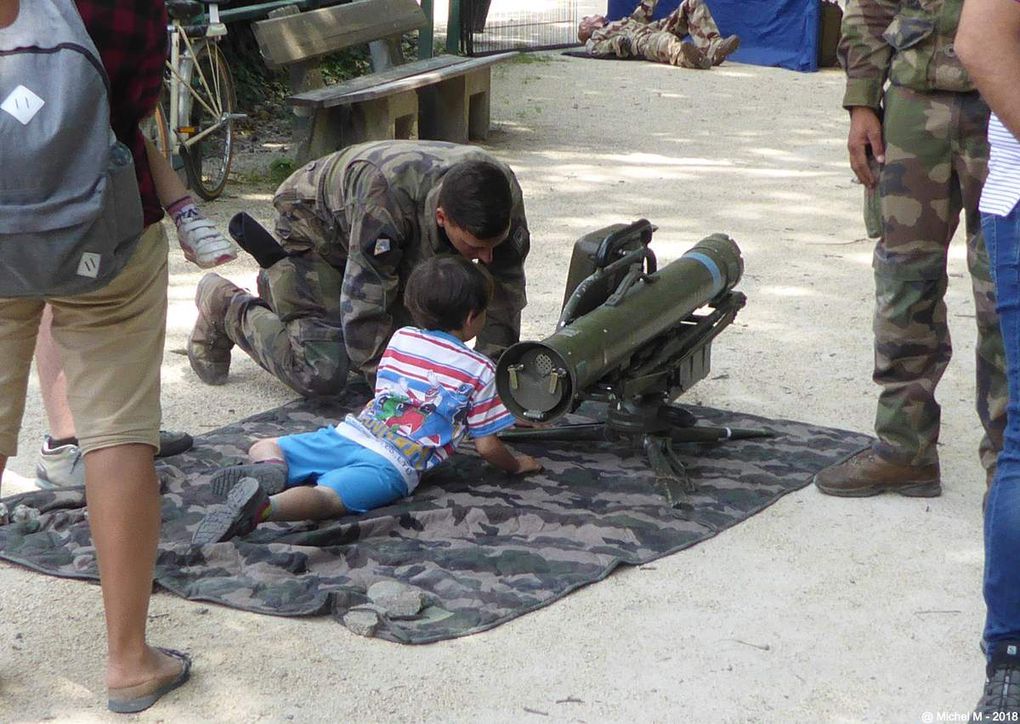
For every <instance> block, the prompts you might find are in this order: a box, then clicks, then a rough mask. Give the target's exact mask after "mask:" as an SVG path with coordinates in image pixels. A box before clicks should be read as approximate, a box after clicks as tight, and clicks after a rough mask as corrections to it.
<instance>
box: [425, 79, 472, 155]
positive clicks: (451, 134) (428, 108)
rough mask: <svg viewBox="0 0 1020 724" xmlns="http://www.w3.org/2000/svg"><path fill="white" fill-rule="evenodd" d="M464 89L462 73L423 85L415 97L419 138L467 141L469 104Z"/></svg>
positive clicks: (455, 141) (456, 141)
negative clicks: (416, 98)
mask: <svg viewBox="0 0 1020 724" xmlns="http://www.w3.org/2000/svg"><path fill="white" fill-rule="evenodd" d="M465 91H466V87H465V77H464V76H458V77H456V78H451V79H449V80H445V81H443V82H441V83H437V84H435V85H433V86H428V87H426V88H422V89H421V90H420V91H419V92H420V95H419V97H418V100H419V111H418V119H419V121H418V137H419V138H427V139H429V140H433V141H450V142H452V143H466V142H467V140H468V104H467V96H466V94H465Z"/></svg>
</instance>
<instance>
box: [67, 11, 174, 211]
mask: <svg viewBox="0 0 1020 724" xmlns="http://www.w3.org/2000/svg"><path fill="white" fill-rule="evenodd" d="M75 4H76V5H77V6H78V13H79V14H80V15H81V19H82V20H83V21H84V22H85V29H86V30H88V33H89V35H90V36H91V37H92V42H94V43H95V44H96V48H97V49H98V50H99V55H100V56H101V59H102V61H103V66H104V67H105V68H106V74H107V75H108V76H109V78H110V123H111V125H112V126H113V131H114V133H116V134H117V138H118V139H120V141H121V142H122V143H123V144H124V145H126V146H127V147H128V148H130V149H131V153H132V154H134V157H135V173H136V174H137V176H138V188H139V190H140V191H141V195H142V208H143V210H144V212H145V225H146V226H148V225H149V224H153V223H155V222H157V221H159V220H160V219H161V218H163V209H162V208H160V204H159V199H158V198H157V197H156V185H155V184H154V183H153V180H152V174H151V173H150V172H149V163H148V159H147V158H146V156H145V144H144V142H143V140H142V133H141V131H140V130H139V129H138V124H139V123H141V122H142V121H143V120H145V119H146V118H148V117H149V116H150V115H152V112H153V111H154V110H155V109H156V103H157V102H158V100H159V93H160V90H161V89H162V87H163V62H164V60H165V58H166V42H167V41H166V25H167V16H166V6H165V5H164V4H163V0H75Z"/></svg>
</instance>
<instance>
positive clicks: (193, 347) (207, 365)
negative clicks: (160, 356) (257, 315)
mask: <svg viewBox="0 0 1020 724" xmlns="http://www.w3.org/2000/svg"><path fill="white" fill-rule="evenodd" d="M238 294H245V295H247V294H248V293H247V292H246V291H244V290H243V289H241V288H240V287H238V286H236V285H234V284H233V283H231V282H230V281H228V280H226V279H224V278H223V277H221V276H220V275H219V274H212V273H210V274H206V275H205V276H204V277H202V280H201V281H200V282H199V283H198V287H197V288H196V289H195V306H197V307H198V319H196V320H195V328H194V329H192V330H191V335H190V336H189V337H188V362H190V363H191V369H193V370H194V371H195V374H196V375H198V377H199V379H200V380H202V381H203V382H205V383H206V384H207V385H222V384H224V383H226V381H227V376H228V375H229V373H230V350H231V349H232V348H233V347H234V343H233V342H232V341H231V340H230V337H228V336H227V330H226V327H225V326H224V323H223V320H224V318H225V317H226V314H227V309H228V308H229V307H230V303H231V302H232V301H233V299H234V297H235V296H237V295H238ZM249 296H250V295H249Z"/></svg>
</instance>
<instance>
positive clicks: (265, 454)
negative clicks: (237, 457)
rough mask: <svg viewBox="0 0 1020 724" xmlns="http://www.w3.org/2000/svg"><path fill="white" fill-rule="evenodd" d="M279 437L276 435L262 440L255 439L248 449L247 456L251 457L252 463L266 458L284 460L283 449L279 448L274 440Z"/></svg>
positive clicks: (263, 460)
mask: <svg viewBox="0 0 1020 724" xmlns="http://www.w3.org/2000/svg"><path fill="white" fill-rule="evenodd" d="M279 439H280V438H278V437H267V438H264V439H262V440H256V441H255V443H254V444H253V445H252V446H251V447H250V448H249V449H248V457H250V458H251V461H252V462H253V463H261V462H265V461H266V460H273V461H278V462H281V463H282V462H284V458H283V450H282V449H280V445H279V444H278V443H277V442H276V441H277V440H279Z"/></svg>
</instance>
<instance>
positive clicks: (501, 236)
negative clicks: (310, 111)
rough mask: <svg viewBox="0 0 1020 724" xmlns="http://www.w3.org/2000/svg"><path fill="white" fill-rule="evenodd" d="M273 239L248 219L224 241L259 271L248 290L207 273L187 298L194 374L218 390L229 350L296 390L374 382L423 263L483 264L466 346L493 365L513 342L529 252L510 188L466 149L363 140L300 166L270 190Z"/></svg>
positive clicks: (404, 320) (313, 392)
mask: <svg viewBox="0 0 1020 724" xmlns="http://www.w3.org/2000/svg"><path fill="white" fill-rule="evenodd" d="M273 204H274V206H275V207H276V210H277V214H278V216H277V220H276V234H277V236H278V237H279V239H280V240H281V241H282V246H281V245H280V244H279V243H278V242H277V241H276V240H275V239H273V238H272V237H271V236H270V235H269V234H268V233H267V232H266V231H265V230H264V229H262V228H261V227H259V226H258V224H256V223H255V222H254V221H253V220H252V219H251V218H250V217H248V216H247V215H244V214H241V215H238V216H236V217H235V218H234V220H233V221H232V222H231V233H232V234H234V236H235V238H237V240H238V242H239V243H240V244H241V246H242V247H244V248H245V249H246V250H247V251H249V252H250V253H251V254H253V255H254V256H255V258H256V260H257V261H258V262H259V265H260V266H261V267H262V269H261V271H260V272H259V276H258V292H259V294H258V296H253V295H251V294H249V293H248V292H246V291H245V290H243V289H240V288H239V287H236V286H235V285H233V284H231V283H230V282H229V281H227V280H226V279H224V278H222V277H220V276H219V275H217V274H207V275H206V276H205V277H204V278H203V279H202V280H201V282H199V285H198V290H197V292H196V295H195V303H196V304H197V305H198V310H199V313H198V320H197V322H196V323H195V328H194V330H193V331H192V333H191V337H190V338H189V340H188V359H189V360H190V362H191V367H192V369H193V370H195V373H196V374H197V375H198V376H199V377H200V378H201V379H202V380H203V381H204V382H206V383H208V384H211V385H216V384H223V383H224V382H226V380H227V374H228V371H229V367H230V350H231V348H232V347H233V346H234V345H235V344H236V345H237V346H238V347H240V348H241V349H242V350H244V351H245V352H247V353H248V354H249V355H250V356H251V357H252V358H253V359H254V360H255V361H256V362H258V363H259V364H260V365H261V366H262V367H263V368H265V369H266V370H268V371H269V372H271V373H272V374H273V375H275V376H276V377H277V378H279V379H280V380H281V381H282V382H283V383H285V384H286V385H288V386H290V387H291V388H293V389H294V390H296V391H297V392H298V393H300V394H301V395H305V396H317V395H330V394H336V393H337V392H339V391H340V390H342V389H343V387H344V385H345V384H346V381H347V375H348V371H349V370H358V371H361V372H362V373H364V374H365V375H366V377H368V378H369V379H370V380H372V379H374V376H375V369H376V366H377V365H378V363H379V358H380V356H381V355H382V352H383V350H384V349H385V347H386V343H387V342H388V341H389V339H390V335H391V334H392V333H393V331H394V330H396V329H397V328H398V327H401V326H404V325H406V324H408V323H410V320H411V317H410V315H409V314H408V312H407V310H406V309H405V308H404V304H403V300H402V296H403V290H404V282H405V281H406V279H407V277H408V276H409V275H410V273H411V271H412V270H413V269H414V267H415V266H416V265H418V264H419V263H420V262H421V261H423V260H425V259H428V258H430V257H433V256H436V255H440V254H460V255H462V256H464V257H466V258H468V259H472V260H478V261H480V262H481V263H483V264H485V266H486V267H487V268H488V269H489V271H490V273H491V274H492V276H493V278H494V280H495V283H496V289H495V296H494V298H493V303H492V305H491V306H490V307H489V310H488V321H487V323H486V325H485V328H484V329H483V330H482V332H481V333H480V334H479V335H478V340H477V343H476V348H477V349H478V350H479V351H480V352H482V353H484V354H487V355H489V356H492V357H495V356H498V354H499V353H500V352H501V351H502V350H503V349H504V348H506V347H507V346H509V345H511V344H513V343H514V342H517V341H518V340H519V338H520V323H521V310H522V309H523V308H524V305H525V303H526V299H525V293H524V259H525V257H527V254H528V249H529V247H530V236H529V232H528V224H527V219H526V218H525V215H524V202H523V199H522V196H521V188H520V185H519V184H518V183H517V179H516V177H515V176H514V174H513V172H512V171H511V170H510V168H509V167H507V166H506V165H505V164H502V163H500V162H499V161H496V160H495V159H494V158H492V157H491V156H490V155H488V154H487V153H485V152H484V151H481V150H480V149H478V148H475V147H472V146H458V145H455V144H452V143H442V142H438V141H430V142H417V141H378V142H372V143H364V144H360V145H356V146H351V147H350V148H347V149H344V150H342V151H338V152H336V153H333V154H331V155H329V156H325V157H324V158H320V159H318V160H316V161H312V162H311V163H309V164H307V165H306V166H304V167H303V168H301V169H299V170H298V171H296V172H295V173H294V174H292V175H291V177H290V178H288V179H287V180H286V181H284V182H283V184H282V185H281V186H280V187H279V188H278V189H277V191H276V196H275V197H274V199H273Z"/></svg>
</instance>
